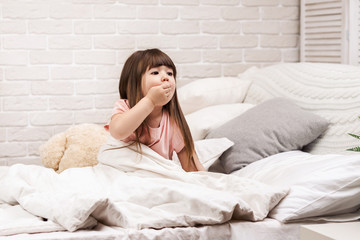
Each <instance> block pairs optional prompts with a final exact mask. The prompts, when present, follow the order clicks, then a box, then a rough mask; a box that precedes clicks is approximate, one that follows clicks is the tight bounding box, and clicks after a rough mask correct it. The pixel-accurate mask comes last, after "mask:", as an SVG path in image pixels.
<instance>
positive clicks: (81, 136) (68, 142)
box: [39, 123, 109, 173]
mask: <svg viewBox="0 0 360 240" xmlns="http://www.w3.org/2000/svg"><path fill="white" fill-rule="evenodd" d="M108 136H109V133H108V132H107V131H106V130H105V129H104V128H103V127H102V126H99V125H96V124H91V123H84V124H79V125H75V126H72V127H70V128H68V129H67V130H66V131H65V132H61V133H58V134H56V135H54V136H52V137H51V138H50V139H49V140H48V141H47V142H46V143H44V144H43V145H41V146H40V149H39V150H40V158H41V161H42V163H43V165H44V166H45V167H48V168H52V169H54V170H55V171H56V172H57V173H61V172H62V171H64V170H65V169H68V168H72V167H86V166H94V165H96V164H97V163H98V161H97V154H98V151H99V148H100V146H101V145H103V144H104V143H105V142H106V140H107V138H108Z"/></svg>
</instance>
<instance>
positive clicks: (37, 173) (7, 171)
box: [0, 138, 288, 235]
mask: <svg viewBox="0 0 360 240" xmlns="http://www.w3.org/2000/svg"><path fill="white" fill-rule="evenodd" d="M142 152H143V153H142V155H140V154H139V153H138V152H137V151H136V147H135V146H133V147H124V145H123V143H122V142H120V141H116V140H115V139H112V138H109V141H108V142H107V144H105V145H104V146H102V148H101V149H100V152H99V162H100V163H99V164H98V165H97V166H95V167H85V168H71V169H67V170H65V171H64V172H62V173H61V174H57V173H55V172H54V171H53V170H52V169H47V168H44V167H41V166H33V165H21V164H17V165H13V166H10V167H0V223H1V222H5V219H7V220H9V218H8V215H9V214H10V215H11V214H12V217H13V218H10V219H11V221H7V224H6V225H4V224H0V235H1V234H2V235H6V234H16V233H21V232H45V231H52V230H53V231H56V230H60V229H64V230H68V231H75V230H77V229H81V228H86V227H89V226H94V225H95V224H96V223H97V222H98V221H99V222H101V223H103V224H106V225H109V226H119V227H123V228H135V229H143V228H164V227H179V226H195V225H199V224H203V225H208V224H220V223H223V222H226V221H228V220H230V219H245V220H250V221H258V220H262V219H264V218H265V217H266V216H267V215H268V213H269V211H270V210H271V209H272V208H273V207H274V206H275V205H276V204H277V203H278V202H279V201H280V200H281V199H282V198H283V197H284V196H285V195H286V194H287V191H288V190H287V189H286V188H278V187H272V186H268V185H265V184H263V183H260V182H257V181H255V180H251V179H247V178H240V177H237V176H230V175H224V174H219V173H209V172H196V173H195V172H194V173H186V172H184V171H183V170H182V169H181V168H180V167H179V166H178V165H177V164H175V163H174V162H172V161H169V160H166V159H164V158H162V157H161V156H160V155H158V154H157V153H155V152H154V151H153V150H151V149H150V148H148V147H146V146H142ZM24 210H26V211H27V213H26V214H24V212H25V211H24ZM21 211H23V212H21ZM12 212H13V213H12ZM29 213H30V214H29ZM14 216H18V218H19V219H22V221H17V219H16V217H14ZM30 218H33V221H26V219H30ZM24 219H25V220H24ZM44 220H46V221H44ZM30 222H32V223H34V222H36V223H37V225H36V224H35V225H36V226H33V228H32V226H31V224H30ZM41 222H43V223H44V224H43V225H42V224H41ZM20 223H22V224H20ZM26 224H28V225H29V226H26Z"/></svg>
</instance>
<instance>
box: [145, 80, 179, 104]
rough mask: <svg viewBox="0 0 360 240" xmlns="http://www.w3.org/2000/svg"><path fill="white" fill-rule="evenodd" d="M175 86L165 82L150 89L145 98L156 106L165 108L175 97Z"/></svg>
mask: <svg viewBox="0 0 360 240" xmlns="http://www.w3.org/2000/svg"><path fill="white" fill-rule="evenodd" d="M174 92H175V91H174V86H172V85H171V84H170V83H168V82H163V83H162V84H161V85H159V86H155V87H152V88H150V89H149V91H148V93H147V94H146V96H145V97H148V98H149V99H150V100H151V102H152V103H153V104H154V106H164V105H165V104H167V103H168V102H169V101H170V100H171V98H172V97H173V95H174Z"/></svg>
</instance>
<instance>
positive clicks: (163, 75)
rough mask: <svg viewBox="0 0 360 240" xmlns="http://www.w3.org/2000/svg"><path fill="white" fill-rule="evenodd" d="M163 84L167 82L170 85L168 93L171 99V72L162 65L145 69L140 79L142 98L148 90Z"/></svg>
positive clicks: (173, 90) (172, 84)
mask: <svg viewBox="0 0 360 240" xmlns="http://www.w3.org/2000/svg"><path fill="white" fill-rule="evenodd" d="M164 82H167V83H169V84H170V85H171V92H170V93H171V98H172V96H173V95H174V93H175V78H174V74H173V70H172V69H171V68H169V67H167V66H164V65H162V66H159V67H154V68H147V70H146V72H145V73H144V74H143V76H142V79H141V87H142V91H143V94H144V96H146V94H147V93H148V91H149V89H150V88H152V87H155V86H159V85H161V84H163V83H164ZM171 98H170V99H171Z"/></svg>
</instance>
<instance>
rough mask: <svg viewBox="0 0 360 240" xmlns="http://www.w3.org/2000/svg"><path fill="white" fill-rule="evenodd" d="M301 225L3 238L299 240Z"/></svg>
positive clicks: (105, 229)
mask: <svg viewBox="0 0 360 240" xmlns="http://www.w3.org/2000/svg"><path fill="white" fill-rule="evenodd" d="M300 225H302V223H291V224H283V223H280V222H279V221H277V220H275V219H271V218H266V219H265V220H264V221H260V222H249V221H238V220H236V221H235V220H233V221H230V222H228V223H224V224H219V225H211V226H199V227H186V228H164V229H159V230H156V229H143V230H134V229H123V228H119V227H109V226H105V225H103V224H98V225H97V226H96V227H95V228H94V229H92V230H79V231H76V232H67V231H59V232H50V233H37V234H17V235H13V236H7V237H0V239H7V240H10V239H14V240H15V239H16V240H22V239H24V240H25V239H26V240H28V239H29V240H31V239H33V240H35V239H36V240H39V239H59V240H60V239H61V240H64V239H74V240H81V239H90V238H91V239H95V240H100V239H187V240H188V239H222V240H226V239H237V240H242V239H244V240H249V239H252V240H261V239H272V240H285V239H286V240H297V239H299V238H300V237H299V236H300V233H299V232H300Z"/></svg>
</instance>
